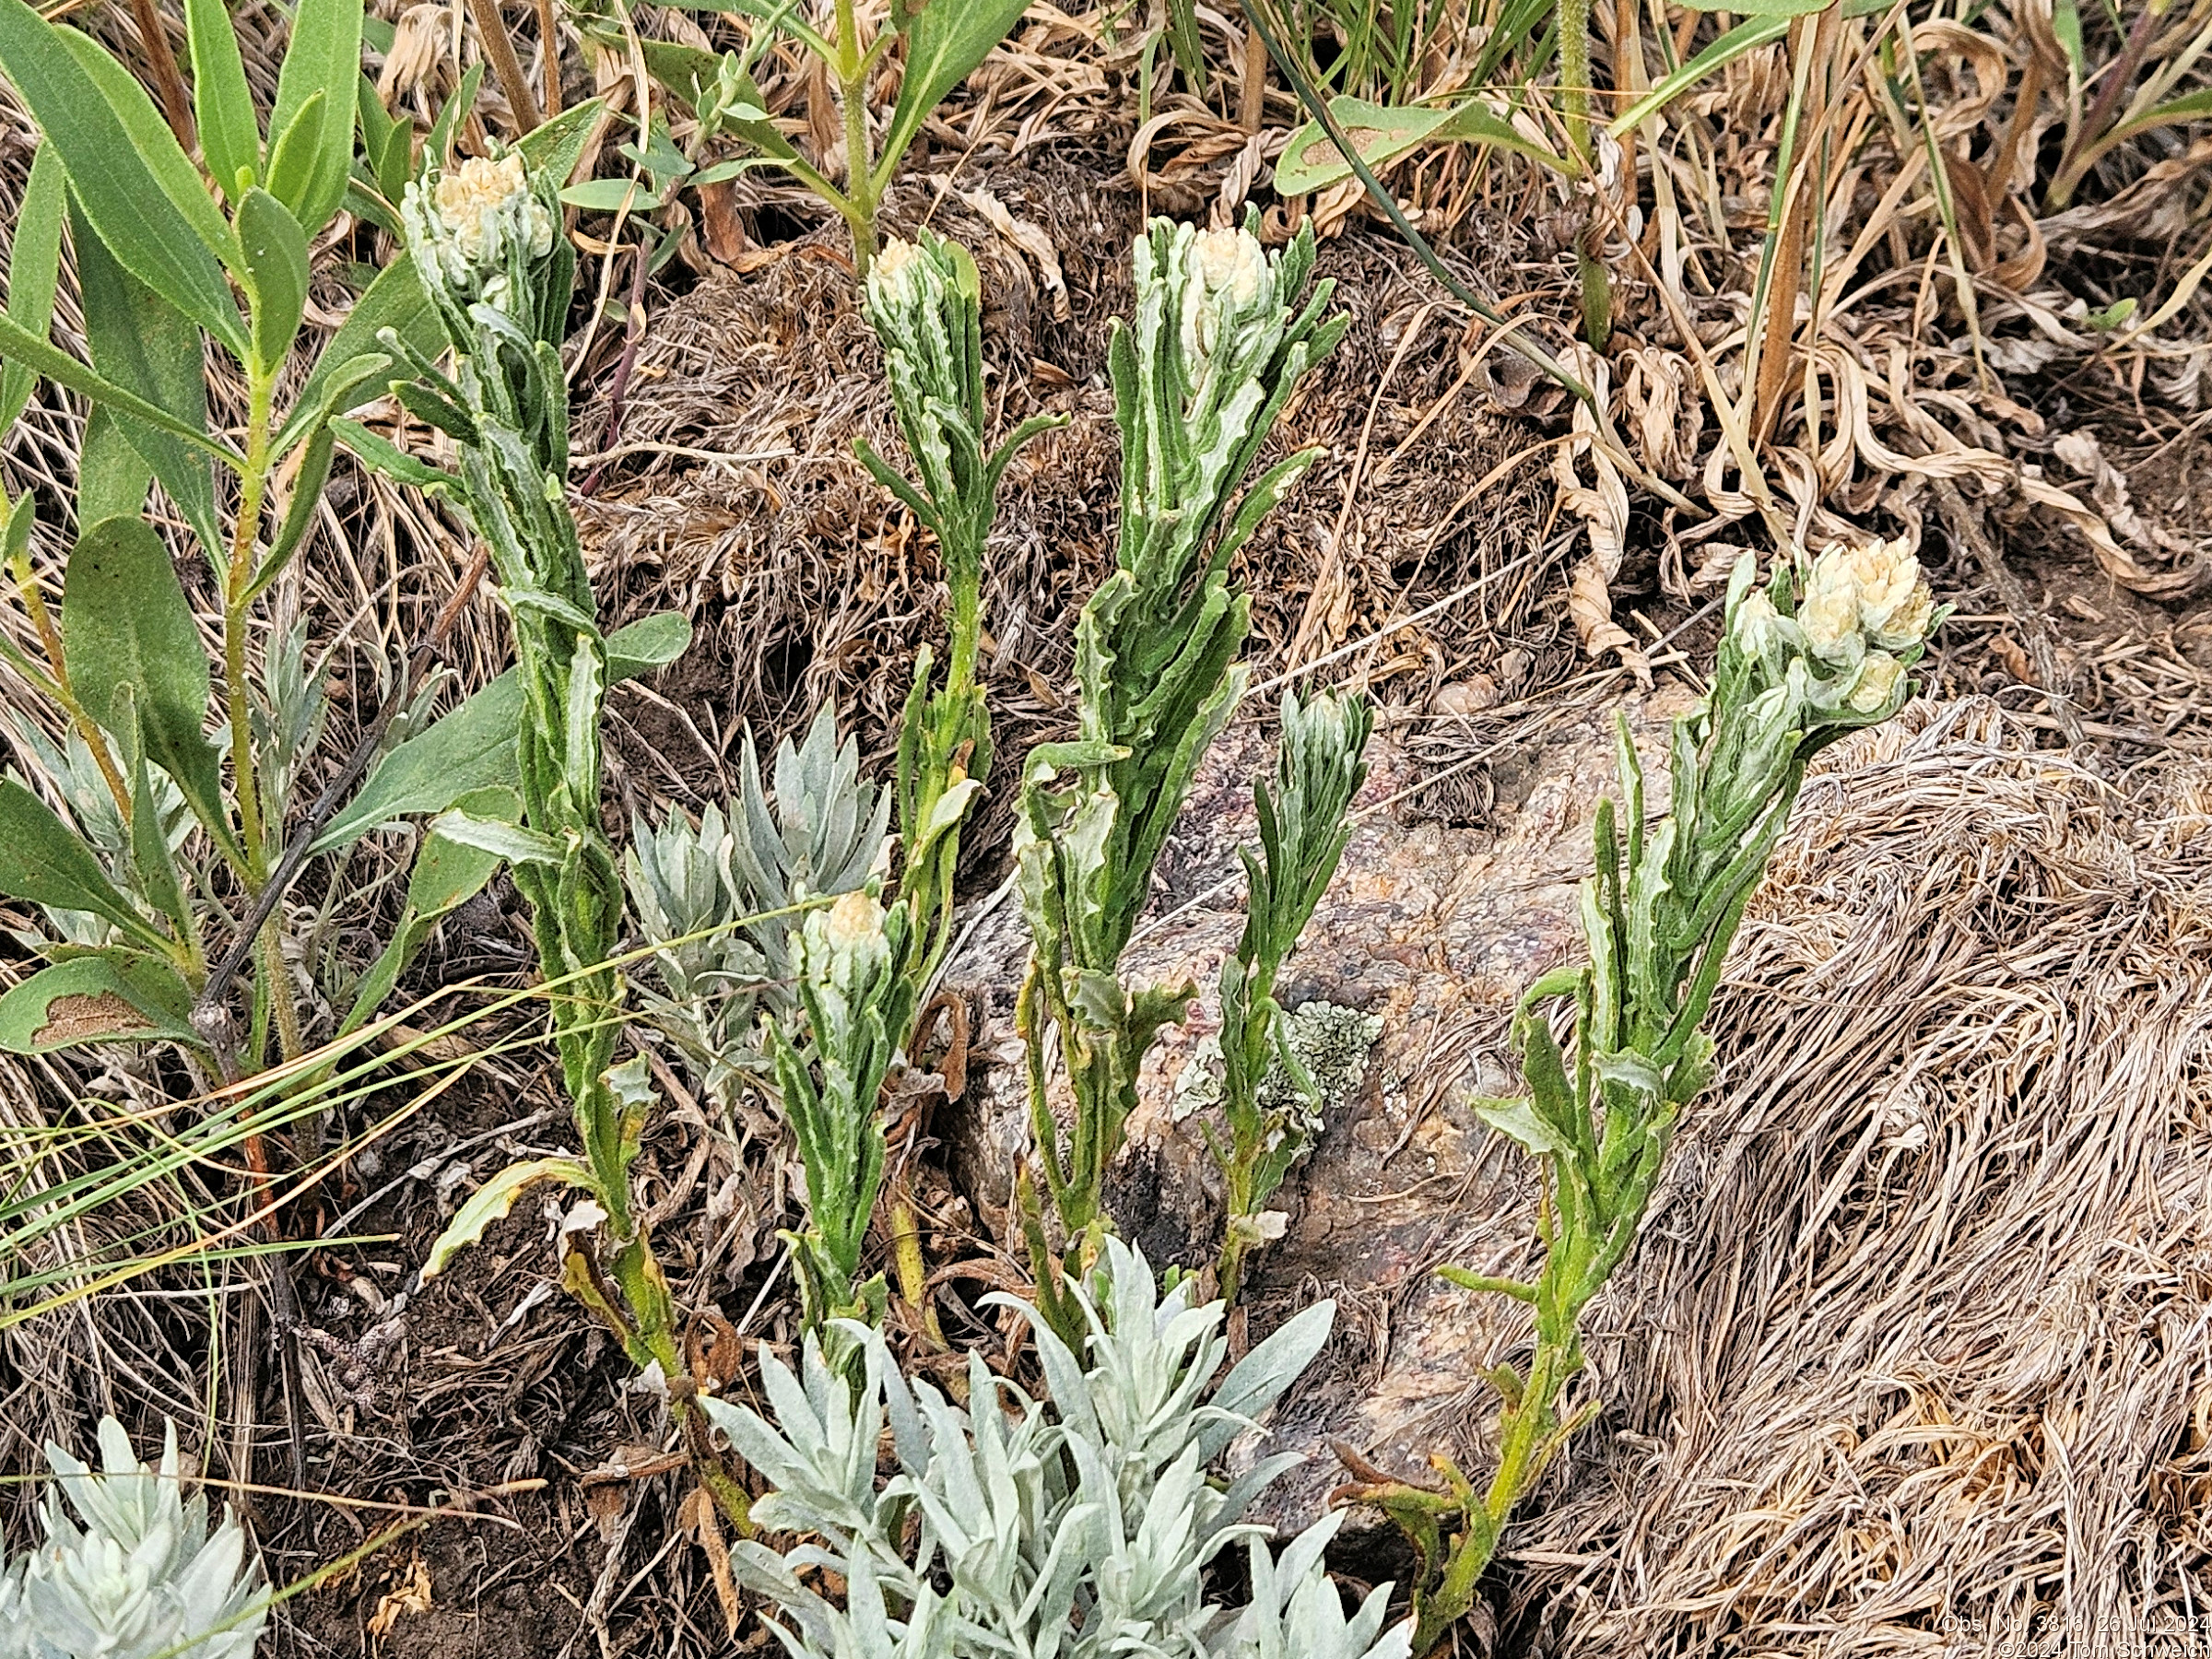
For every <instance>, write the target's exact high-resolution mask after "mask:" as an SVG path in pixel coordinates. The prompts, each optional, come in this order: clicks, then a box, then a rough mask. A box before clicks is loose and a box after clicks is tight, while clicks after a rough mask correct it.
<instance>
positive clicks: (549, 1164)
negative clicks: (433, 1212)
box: [422, 1158, 592, 1281]
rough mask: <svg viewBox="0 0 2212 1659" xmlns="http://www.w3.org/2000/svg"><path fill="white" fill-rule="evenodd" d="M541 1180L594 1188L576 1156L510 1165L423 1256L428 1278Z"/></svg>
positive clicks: (458, 1213) (481, 1189) (458, 1214)
mask: <svg viewBox="0 0 2212 1659" xmlns="http://www.w3.org/2000/svg"><path fill="white" fill-rule="evenodd" d="M541 1181H559V1182H566V1183H567V1184H568V1185H570V1186H573V1187H582V1188H583V1189H584V1190H585V1191H587V1192H588V1191H590V1190H591V1187H592V1175H591V1171H589V1170H586V1169H585V1168H584V1167H583V1165H582V1164H580V1163H578V1162H577V1161H576V1160H575V1159H572V1158H535V1159H531V1160H530V1161H529V1162H527V1163H519V1164H509V1165H508V1166H507V1167H506V1168H505V1169H503V1170H501V1171H500V1172H499V1173H498V1174H497V1175H494V1176H493V1177H492V1178H491V1179H490V1180H489V1181H487V1182H485V1183H484V1184H483V1185H482V1186H480V1187H478V1188H477V1190H476V1191H475V1192H473V1193H471V1194H469V1195H468V1197H467V1199H466V1201H465V1202H464V1203H463V1204H462V1206H461V1207H460V1208H459V1209H457V1210H455V1211H454V1212H453V1219H452V1220H451V1221H448V1222H447V1223H446V1224H445V1230H444V1231H443V1232H441V1233H440V1234H439V1235H438V1237H437V1239H436V1240H435V1241H433V1242H432V1243H431V1245H430V1253H429V1255H428V1256H426V1257H424V1258H423V1264H422V1277H423V1278H424V1280H425V1281H428V1280H429V1279H433V1278H436V1277H438V1275H440V1274H441V1273H443V1272H444V1271H445V1268H446V1265H447V1264H448V1263H449V1262H451V1261H452V1260H453V1258H454V1257H455V1256H457V1255H459V1254H460V1253H462V1252H463V1251H464V1250H466V1249H467V1248H468V1247H469V1246H470V1245H471V1244H474V1243H475V1242H476V1241H477V1240H478V1239H481V1238H482V1237H483V1236H484V1230H485V1229H486V1228H488V1227H489V1226H490V1225H491V1224H492V1223H493V1222H494V1221H497V1220H499V1219H500V1218H501V1217H502V1216H504V1215H506V1213H507V1212H508V1211H509V1210H511V1209H512V1208H513V1207H514V1201H515V1200H516V1199H517V1198H520V1197H521V1196H522V1195H523V1194H524V1193H525V1192H526V1191H528V1190H529V1189H530V1188H531V1187H534V1186H535V1185H536V1184H537V1183H538V1182H541Z"/></svg>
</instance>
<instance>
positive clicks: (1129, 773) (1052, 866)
mask: <svg viewBox="0 0 2212 1659" xmlns="http://www.w3.org/2000/svg"><path fill="white" fill-rule="evenodd" d="M1254 218H1255V219H1256V216H1254ZM1133 259H1134V263H1135V277H1136V318H1135V324H1134V325H1133V326H1131V327H1128V328H1123V327H1119V326H1117V327H1116V329H1115V331H1114V335H1113V338H1112V345H1111V347H1110V349H1109V355H1108V362H1109V365H1110V368H1111V371H1112V379H1113V389H1114V404H1115V411H1116V417H1117V420H1118V423H1119V426H1120V429H1121V439H1122V514H1121V529H1120V536H1119V546H1118V549H1117V558H1116V561H1115V565H1116V568H1115V570H1114V572H1113V574H1112V576H1110V577H1108V578H1107V580H1106V581H1105V582H1104V583H1103V584H1101V586H1100V589H1099V591H1098V592H1097V593H1096V594H1092V595H1091V598H1090V601H1089V603H1088V604H1087V605H1086V606H1084V607H1083V614H1082V617H1081V618H1080V619H1079V620H1078V621H1077V627H1076V676H1077V685H1078V688H1079V693H1080V700H1079V709H1080V712H1079V716H1078V724H1077V737H1076V739H1075V741H1073V742H1069V743H1056V744H1044V745H1041V746H1040V747H1038V748H1037V749H1035V750H1034V751H1032V752H1031V754H1030V758H1029V760H1028V762H1027V764H1026V765H1025V767H1024V769H1023V775H1022V793H1021V810H1020V816H1019V818H1018V820H1017V823H1016V830H1015V860H1016V869H1017V876H1018V888H1019V891H1020V895H1021V900H1022V910H1023V912H1024V914H1025V916H1026V917H1027V919H1028V921H1029V924H1030V941H1031V944H1030V968H1029V972H1028V975H1027V977H1026V979H1025V980H1024V982H1023V984H1022V989H1021V994H1020V998H1019V1003H1018V1011H1017V1020H1018V1024H1019V1026H1020V1029H1021V1031H1022V1035H1023V1038H1024V1041H1025V1045H1026V1049H1027V1054H1028V1070H1029V1083H1030V1113H1031V1120H1032V1124H1033V1128H1034V1132H1035V1135H1036V1139H1037V1149H1038V1154H1039V1160H1040V1162H1041V1165H1042V1167H1043V1170H1044V1177H1045V1184H1046V1185H1047V1187H1048V1188H1049V1189H1050V1191H1051V1194H1052V1197H1053V1205H1054V1207H1055V1208H1056V1209H1057V1210H1058V1212H1059V1217H1060V1222H1061V1225H1062V1227H1063V1228H1064V1229H1065V1230H1066V1233H1067V1235H1068V1237H1069V1239H1070V1241H1077V1240H1079V1239H1080V1240H1084V1241H1085V1242H1084V1243H1083V1245H1082V1248H1083V1250H1084V1251H1085V1253H1091V1252H1093V1251H1095V1248H1096V1245H1097V1241H1098V1237H1099V1235H1100V1233H1101V1231H1102V1227H1103V1217H1102V1213H1101V1211H1100V1194H1101V1187H1102V1183H1103V1180H1104V1176H1105V1171H1106V1169H1107V1166H1108V1165H1109V1164H1110V1163H1111V1162H1112V1159H1113V1157H1114V1154H1115V1153H1116V1152H1117V1151H1118V1150H1119V1149H1120V1147H1121V1143H1122V1134H1123V1126H1124V1124H1125V1123H1126V1122H1127V1120H1128V1116H1129V1113H1130V1112H1131V1111H1132V1110H1134V1109H1135V1105H1136V1077H1137V1071H1138V1067H1139V1066H1140V1065H1141V1064H1142V1063H1143V1060H1144V1055H1145V1053H1146V1051H1147V1049H1148V1048H1150V1046H1151V1044H1152V1041H1153V1039H1154V1038H1155V1037H1156V1036H1157V1035H1158V1033H1159V1029H1160V1028H1161V1027H1162V1026H1163V1025H1166V1024H1168V1023H1169V1022H1171V1021H1172V1020H1177V1019H1180V1018H1182V1013H1183V1010H1184V1008H1185V1007H1186V1006H1187V1005H1188V1004H1189V1002H1190V999H1191V997H1192V995H1193V994H1194V991H1195V987H1194V986H1192V985H1190V984H1188V983H1185V984H1182V985H1173V986H1164V985H1142V986H1129V985H1126V984H1124V982H1123V981H1122V979H1121V977H1120V967H1121V958H1122V952H1123V950H1124V948H1125V947H1127V945H1128V943H1129V936H1130V934H1131V933H1132V931H1133V930H1134V929H1135V925H1136V922H1137V918H1138V916H1139V915H1140V914H1141V913H1142V912H1143V910H1144V907H1145V903H1146V901H1147V899H1148V898H1149V897H1150V894H1151V888H1152V871H1153V866H1154V865H1155V864H1156V863H1157V862H1158V860H1159V853H1160V849H1161V847H1162V846H1163V845H1165V843H1166V841H1167V837H1168V831H1169V830H1170V829H1171V827H1172V825H1173V823H1174V821H1175V818H1176V817H1177V815H1178V814H1179V813H1180V812H1181V811H1182V805H1183V801H1184V799H1185V798H1186V796H1187V795H1188V794H1189V793H1190V787H1191V781H1192V779H1193V777H1194V775H1195V773H1196V771H1197V768H1198V762H1199V760H1200V759H1201V758H1202V757H1203V756H1204V754H1205V752H1206V747H1207V746H1208V745H1209V744H1210V743H1212V741H1213V739H1214V738H1215V736H1216V735H1218V734H1219V732H1220V730H1221V728H1222V726H1223V725H1224V724H1227V722H1228V720H1229V717H1230V712H1232V711H1233V710H1234V708H1235V706H1236V703H1237V700H1238V699H1239V697H1240V696H1241V694H1242V692H1243V688H1244V679H1245V676H1244V672H1243V670H1242V669H1241V668H1240V667H1238V666H1235V659H1236V655H1237V653H1238V651H1239V650H1240V649H1241V646H1242V644H1243V641H1244V634H1245V629H1246V626H1247V623H1248V619H1249V617H1250V612H1251V601H1250V600H1249V599H1248V598H1247V597H1246V596H1245V595H1243V594H1238V593H1233V592H1232V591H1231V589H1230V582H1229V567H1230V560H1231V559H1233V558H1234V557H1235V555H1236V553H1237V550H1238V549H1239V548H1240V547H1242V546H1243V544H1244V542H1245V541H1246V540H1247V539H1248V538H1249V537H1250V535H1252V532H1253V529H1254V528H1256V527H1257V525H1258V524H1259V522H1260V520H1261V518H1262V517H1264V516H1265V514H1266V513H1267V512H1268V511H1269V510H1270V509H1272V508H1273V507H1274V506H1275V504H1276V502H1277V500H1280V499H1281V498H1282V496H1283V494H1284V492H1285V491H1287V490H1288V488H1290V486H1291V485H1292V484H1293V483H1294V482H1296V480H1297V479H1298V478H1299V477H1300V476H1302V475H1303V473H1304V471H1305V469H1306V467H1307V466H1308V465H1311V463H1312V460H1313V458H1314V452H1312V451H1307V452H1303V453H1298V454H1293V455H1290V456H1288V457H1286V458H1285V459H1283V460H1282V461H1279V462H1277V464H1276V465H1273V466H1272V467H1269V468H1268V469H1267V470H1266V471H1265V472H1264V473H1262V474H1261V476H1260V477H1259V478H1258V479H1257V480H1256V481H1254V482H1253V483H1252V484H1251V486H1250V487H1249V488H1242V493H1241V497H1240V496H1239V494H1238V492H1239V490H1240V488H1241V487H1242V486H1243V484H1244V479H1245V477H1246V475H1247V474H1248V473H1249V472H1250V470H1251V468H1252V466H1253V463H1254V462H1255V461H1256V460H1257V458H1258V455H1259V451H1260V447H1261V445H1262V444H1263V443H1265V441H1266V439H1267V435H1268V432H1269V430H1270V429H1272V428H1273V426H1274V424H1275V421H1276V418H1277V416H1279V415H1280V414H1281V412H1282V409H1283V406H1284V405H1285V404H1286V403H1287V402H1288V399H1289V396H1290V394H1291V391H1292V389H1293V388H1294V387H1295V386H1296V385H1297V383H1298V382H1299V380H1300V377H1302V376H1303V375H1304V374H1305V372H1306V371H1307V370H1308V369H1309V368H1311V367H1312V365H1313V364H1314V363H1315V362H1317V361H1319V360H1320V359H1321V358H1322V357H1324V355H1326V353H1327V352H1328V351H1329V349H1330V348H1331V347H1334V346H1335V343H1336V341H1337V340H1338V339H1339V338H1340V337H1341V336H1342V335H1343V333H1344V330H1345V328H1346V327H1347V320H1346V319H1344V318H1341V317H1339V318H1335V319H1332V320H1328V321H1324V319H1323V315H1322V313H1323V311H1324V308H1325V307H1326V305H1327V303H1328V298H1329V293H1330V289H1331V285H1330V284H1328V283H1326V282H1323V283H1321V284H1319V285H1318V287H1317V288H1315V290H1314V292H1313V293H1312V296H1311V298H1308V297H1307V293H1306V289H1307V285H1308V280H1309V278H1310V277H1311V275H1312V266H1313V241H1312V232H1311V230H1310V229H1309V230H1306V231H1302V232H1301V233H1300V236H1299V237H1298V239H1297V240H1296V241H1293V242H1292V243H1291V244H1290V245H1289V246H1288V248H1286V249H1285V250H1283V252H1282V253H1279V254H1277V255H1273V256H1271V255H1269V254H1268V253H1265V250H1263V249H1262V247H1261V246H1260V242H1259V238H1258V236H1257V235H1256V234H1255V233H1254V227H1253V223H1251V222H1249V221H1248V225H1247V228H1246V229H1242V230H1215V231H1206V232H1198V231H1195V230H1194V229H1192V228H1191V227H1190V226H1187V225H1176V224H1173V223H1171V222H1170V221H1168V220H1164V219H1161V220H1155V221H1154V222H1153V223H1152V224H1151V225H1150V226H1149V227H1148V228H1147V230H1146V233H1145V234H1144V235H1143V236H1142V237H1140V238H1139V239H1138V240H1137V241H1136V244H1135V249H1134V250H1133ZM1232 501H1233V502H1234V508H1233V511H1232ZM1064 772H1065V773H1068V774H1072V775H1071V776H1070V777H1069V778H1068V779H1067V781H1066V782H1062V781H1061V779H1062V774H1063V773H1064ZM1048 1030H1050V1031H1054V1032H1057V1034H1058V1037H1059V1049H1060V1055H1061V1060H1062V1063H1063V1065H1065V1070H1066V1074H1067V1081H1068V1085H1069V1088H1070V1092H1071V1093H1072V1094H1073V1096H1074V1102H1073V1104H1074V1114H1073V1122H1072V1124H1070V1126H1069V1129H1068V1132H1067V1134H1066V1135H1065V1138H1064V1136H1063V1134H1062V1131H1061V1128H1060V1125H1059V1123H1058V1121H1057V1119H1056V1117H1055V1116H1054V1113H1053V1107H1052V1103H1051V1098H1050V1081H1049V1077H1048V1071H1047V1065H1046V1054H1047V1045H1046V1034H1047V1032H1048ZM1040 1287H1041V1289H1044V1288H1045V1285H1044V1276H1043V1274H1042V1270H1041V1278H1040Z"/></svg>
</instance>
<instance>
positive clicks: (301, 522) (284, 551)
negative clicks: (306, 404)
mask: <svg viewBox="0 0 2212 1659" xmlns="http://www.w3.org/2000/svg"><path fill="white" fill-rule="evenodd" d="M335 448H336V440H335V437H334V436H333V434H332V432H331V429H330V428H329V426H328V425H327V424H325V425H324V426H322V427H319V428H317V429H316V431H315V435H314V436H313V437H312V438H310V439H309V440H308V441H307V450H306V452H305V453H303V454H301V456H300V470H299V471H298V472H296V473H295V474H293V475H292V495H291V500H288V501H287V502H286V503H285V508H284V523H283V524H281V525H279V526H278V527H277V539H276V540H275V541H273V542H271V543H270V544H269V552H268V557H267V558H265V559H263V560H262V561H261V567H260V569H258V570H256V571H254V572H253V581H252V582H249V583H247V584H246V594H245V603H246V604H247V605H249V606H250V605H252V604H253V601H254V600H256V599H258V598H260V597H261V596H262V594H265V593H267V592H268V591H269V588H270V586H271V584H273V583H274V582H276V580H277V577H279V576H281V575H283V574H284V567H285V566H286V565H288V564H289V563H290V562H291V560H292V555H293V554H295V553H297V552H298V551H299V550H300V543H301V542H303V541H305V540H306V539H307V533H308V531H309V529H310V528H311V527H312V525H313V524H314V522H315V509H316V508H317V507H319V506H321V505H322V501H323V486H324V484H326V483H328V482H329V481H330V460H331V455H332V453H334V451H335Z"/></svg>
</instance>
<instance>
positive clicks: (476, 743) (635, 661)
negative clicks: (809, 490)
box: [313, 611, 691, 853]
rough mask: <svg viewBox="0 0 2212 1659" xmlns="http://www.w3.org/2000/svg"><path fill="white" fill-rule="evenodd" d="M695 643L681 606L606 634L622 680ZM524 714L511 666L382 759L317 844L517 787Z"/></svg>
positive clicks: (347, 839) (609, 664)
mask: <svg viewBox="0 0 2212 1659" xmlns="http://www.w3.org/2000/svg"><path fill="white" fill-rule="evenodd" d="M690 642H691V624H690V622H689V620H688V618H685V617H684V616H683V615H682V614H681V613H679V612H676V611H664V612H662V613H661V614H660V615H658V616H653V617H647V618H643V619H642V620H641V621H637V622H632V623H631V624H630V625H629V627H628V628H618V629H616V630H615V631H614V632H613V633H611V634H609V635H607V636H606V669H607V674H606V677H607V681H608V683H609V684H618V683H619V682H621V681H623V680H626V679H635V678H637V677H638V676H640V675H641V674H650V673H652V672H653V670H654V669H655V668H661V667H665V666H666V665H668V664H670V663H673V662H674V661H675V660H676V659H677V657H679V656H681V655H682V654H683V652H684V647H685V646H687V645H688V644H689V643H690ZM522 720H523V686H522V681H521V679H520V678H519V677H517V676H516V674H515V671H514V670H513V669H512V668H510V669H509V670H508V671H507V672H506V673H505V674H502V675H500V677H499V678H497V679H495V680H493V681H492V682H491V684H490V685H488V686H487V687H485V688H483V689H482V690H481V691H478V692H477V694H476V695H475V696H473V697H471V698H470V699H468V700H467V701H465V702H464V703H463V704H462V705H461V706H460V707H459V708H457V709H455V710H454V711H453V712H452V713H450V714H448V715H447V716H445V718H444V719H442V720H440V721H437V722H435V723H434V724H431V725H429V726H428V727H426V728H425V729H424V730H423V731H421V732H420V733H418V734H417V735H414V736H412V737H409V738H407V739H406V741H405V742H403V743H401V744H399V745H398V746H397V747H394V749H393V750H392V751H391V753H389V754H387V755H386V756H385V757H384V758H383V759H382V760H380V761H379V762H377V766H376V770H375V771H372V772H371V773H370V774H369V779H368V782H365V783H363V784H362V785H361V789H360V793H359V794H357V795H355V796H354V798H353V799H352V800H351V801H349V802H347V804H346V806H344V807H343V808H342V809H341V810H340V811H339V813H338V815H337V817H336V818H334V819H332V820H331V822H330V824H329V825H328V826H327V827H326V828H325V829H324V831H323V833H322V834H321V835H320V836H318V837H317V838H316V840H315V844H314V848H313V850H314V851H315V852H317V853H328V852H331V851H333V850H334V849H335V848H338V847H343V846H347V845H348V844H349V843H351V842H353V841H359V839H360V838H361V837H362V836H364V835H366V834H368V833H369V831H370V830H374V829H376V828H377V827H378V826H380V825H382V824H389V823H391V822H393V821H394V820H395V819H399V818H417V817H421V816H425V815H429V814H434V813H440V812H443V811H444V810H446V808H448V807H449V806H453V805H454V804H455V803H457V802H459V801H460V800H462V799H463V798H464V797H465V796H466V795H468V794H470V793H472V792H473V791H476V790H479V789H510V790H512V789H515V788H517V787H518V786H519V785H520V783H521V781H522V764H521V761H520V759H518V758H517V756H516V753H515V734H516V732H517V731H518V730H519V729H520V727H521V724H522Z"/></svg>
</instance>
